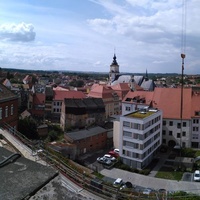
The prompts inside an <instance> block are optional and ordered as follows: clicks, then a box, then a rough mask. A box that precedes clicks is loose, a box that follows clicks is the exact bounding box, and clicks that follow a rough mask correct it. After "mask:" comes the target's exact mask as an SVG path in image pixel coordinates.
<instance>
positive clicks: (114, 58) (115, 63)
mask: <svg viewBox="0 0 200 200" xmlns="http://www.w3.org/2000/svg"><path fill="white" fill-rule="evenodd" d="M111 65H118V63H117V57H116V55H115V53H114V56H113V62H112V64H111Z"/></svg>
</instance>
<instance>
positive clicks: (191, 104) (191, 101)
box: [123, 88, 200, 119]
mask: <svg viewBox="0 0 200 200" xmlns="http://www.w3.org/2000/svg"><path fill="white" fill-rule="evenodd" d="M137 96H140V98H143V97H144V98H145V99H146V103H145V104H146V105H149V106H152V107H154V108H158V109H160V110H162V111H163V118H169V119H170V118H171V119H180V115H181V88H155V90H154V91H153V92H149V91H134V92H131V91H130V92H128V94H127V95H126V96H125V97H124V99H123V102H126V103H128V101H125V100H126V99H127V98H134V97H137ZM199 102H200V93H199V94H198V93H197V94H196V95H195V93H194V92H192V88H184V89H183V111H182V117H183V119H190V118H191V117H192V116H194V113H195V111H200V103H199ZM130 103H131V102H130Z"/></svg>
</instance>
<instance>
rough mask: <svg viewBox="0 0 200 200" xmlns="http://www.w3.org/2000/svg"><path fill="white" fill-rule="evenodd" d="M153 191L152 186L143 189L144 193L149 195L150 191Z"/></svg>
mask: <svg viewBox="0 0 200 200" xmlns="http://www.w3.org/2000/svg"><path fill="white" fill-rule="evenodd" d="M151 192H152V189H150V188H146V189H144V190H143V192H142V193H143V194H147V195H149V194H150V193H151Z"/></svg>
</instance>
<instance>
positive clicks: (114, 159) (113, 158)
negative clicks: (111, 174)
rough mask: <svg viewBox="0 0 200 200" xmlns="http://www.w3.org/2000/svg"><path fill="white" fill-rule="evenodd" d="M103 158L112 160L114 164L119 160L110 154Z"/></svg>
mask: <svg viewBox="0 0 200 200" xmlns="http://www.w3.org/2000/svg"><path fill="white" fill-rule="evenodd" d="M103 157H104V158H107V159H108V160H111V161H112V162H115V161H116V160H117V159H116V158H115V157H113V156H111V155H110V154H105V155H104V156H103Z"/></svg>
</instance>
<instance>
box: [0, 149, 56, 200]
mask: <svg viewBox="0 0 200 200" xmlns="http://www.w3.org/2000/svg"><path fill="white" fill-rule="evenodd" d="M11 154H13V153H12V152H10V151H8V150H6V149H4V148H2V147H0V163H1V162H2V161H3V160H4V159H5V158H7V157H9V156H10V155H11ZM0 174H1V176H0V183H1V187H0V199H4V200H10V199H16V200H17V199H25V198H27V197H28V196H31V195H32V194H33V193H35V192H37V191H38V190H39V189H40V188H41V187H43V186H44V185H46V184H47V183H48V182H49V181H51V180H52V179H53V178H54V177H55V176H57V172H56V171H55V170H54V169H52V168H50V167H47V166H44V165H41V164H39V163H36V162H33V161H31V160H28V159H26V158H24V157H20V158H18V159H17V160H15V161H14V162H8V163H7V164H5V165H3V166H1V167H0Z"/></svg>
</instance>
